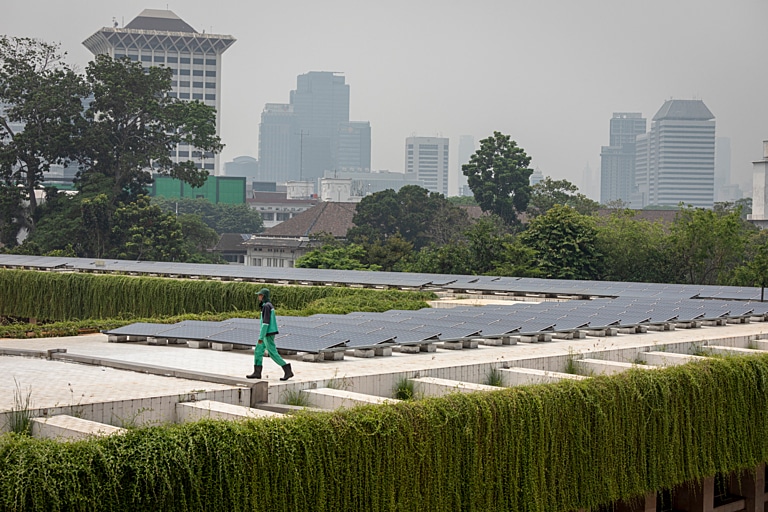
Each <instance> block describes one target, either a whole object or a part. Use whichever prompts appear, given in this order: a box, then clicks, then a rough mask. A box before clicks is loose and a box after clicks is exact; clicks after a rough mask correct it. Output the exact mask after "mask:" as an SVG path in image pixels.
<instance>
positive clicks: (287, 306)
mask: <svg viewBox="0 0 768 512" xmlns="http://www.w3.org/2000/svg"><path fill="white" fill-rule="evenodd" d="M264 286H267V287H268V288H269V289H270V290H271V291H272V302H273V303H274V305H275V307H276V308H277V309H278V310H279V311H280V312H281V313H283V314H285V312H286V311H289V310H303V309H305V308H306V307H307V306H308V305H310V304H311V303H312V302H314V301H318V300H320V299H330V298H333V299H336V300H338V301H343V300H347V301H349V300H353V301H354V303H355V304H356V305H358V306H359V307H360V308H361V309H362V310H365V304H366V303H369V302H381V301H382V300H384V301H388V302H392V303H394V304H397V303H398V302H409V301H424V300H427V299H429V298H432V297H434V295H433V294H431V293H424V292H404V291H395V290H392V291H380V290H371V289H358V288H346V287H337V286H275V285H271V284H270V285H265V284H259V283H245V282H222V281H212V280H191V279H168V278H158V277H133V276H125V275H109V274H81V273H54V272H36V271H29V270H0V316H10V317H21V318H37V319H39V320H43V321H72V320H83V319H108V318H109V319H114V318H129V319H130V318H151V317H154V318H162V317H167V316H177V315H183V314H190V313H204V312H207V313H222V312H232V311H256V310H257V309H258V297H257V292H258V290H259V289H261V288H263V287H264ZM391 307H392V306H390V308H391ZM342 309H343V308H342ZM373 309H375V308H373ZM402 309H406V308H405V307H404V308H402Z"/></svg>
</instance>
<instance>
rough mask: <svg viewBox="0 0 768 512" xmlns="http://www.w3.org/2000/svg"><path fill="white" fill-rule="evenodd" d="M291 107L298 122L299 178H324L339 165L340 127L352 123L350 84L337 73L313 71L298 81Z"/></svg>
mask: <svg viewBox="0 0 768 512" xmlns="http://www.w3.org/2000/svg"><path fill="white" fill-rule="evenodd" d="M291 105H292V106H293V111H294V112H295V114H296V119H297V121H298V123H299V139H300V149H301V169H300V174H301V176H300V178H299V179H302V180H315V179H317V178H321V177H322V176H323V172H324V171H332V170H334V169H336V167H337V165H338V148H339V128H340V126H341V125H342V123H348V122H349V85H347V84H346V83H345V80H344V77H343V76H342V75H340V74H338V73H333V72H330V71H310V72H309V73H306V74H304V75H299V76H298V78H297V79H296V90H294V91H291Z"/></svg>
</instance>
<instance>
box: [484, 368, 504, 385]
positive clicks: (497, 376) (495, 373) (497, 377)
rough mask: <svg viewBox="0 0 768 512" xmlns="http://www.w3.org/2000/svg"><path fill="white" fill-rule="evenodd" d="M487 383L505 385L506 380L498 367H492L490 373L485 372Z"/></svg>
mask: <svg viewBox="0 0 768 512" xmlns="http://www.w3.org/2000/svg"><path fill="white" fill-rule="evenodd" d="M484 384H485V385H487V386H496V387H498V388H501V387H504V380H503V379H502V377H501V372H500V371H499V369H498V368H491V369H490V370H488V373H486V374H485V382H484Z"/></svg>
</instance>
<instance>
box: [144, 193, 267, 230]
mask: <svg viewBox="0 0 768 512" xmlns="http://www.w3.org/2000/svg"><path fill="white" fill-rule="evenodd" d="M152 204H156V205H158V206H159V207H160V208H162V209H163V210H165V211H168V212H173V213H178V214H180V215H181V214H193V215H197V216H199V217H200V218H201V219H202V220H203V222H205V224H206V225H207V226H208V227H210V228H211V229H213V230H214V231H216V233H219V234H222V233H250V234H253V233H260V232H261V231H263V230H264V222H263V221H262V219H261V215H259V212H258V211H256V210H254V209H253V208H251V207H249V206H248V205H247V204H224V203H218V204H214V203H212V202H210V201H208V200H207V199H203V198H195V199H192V198H187V197H184V198H166V197H153V198H152Z"/></svg>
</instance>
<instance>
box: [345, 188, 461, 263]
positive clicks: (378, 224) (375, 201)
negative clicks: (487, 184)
mask: <svg viewBox="0 0 768 512" xmlns="http://www.w3.org/2000/svg"><path fill="white" fill-rule="evenodd" d="M352 220H353V222H354V224H355V227H354V228H352V229H351V230H349V232H348V233H347V238H348V239H349V240H351V241H353V242H355V243H359V244H363V245H366V246H368V245H370V244H374V243H376V242H382V243H383V242H384V241H386V240H387V239H388V238H390V237H392V236H395V235H400V236H401V237H402V238H403V240H405V241H406V242H408V243H411V244H413V248H414V250H419V249H421V248H422V247H424V246H426V245H428V244H429V243H430V242H440V243H445V242H447V241H448V240H450V239H452V238H453V236H454V235H455V234H458V233H459V232H460V231H461V229H463V227H464V226H465V225H466V223H467V214H466V212H465V211H464V210H462V209H461V208H459V207H457V206H453V205H451V204H450V203H449V202H448V201H447V200H446V199H445V197H444V196H443V195H442V194H438V193H437V192H429V191H428V190H427V189H425V188H423V187H419V186H416V185H406V186H404V187H403V188H401V189H400V190H399V191H398V192H395V191H394V190H391V189H389V190H384V191H382V192H376V193H375V194H372V195H370V196H366V197H364V198H363V200H362V201H360V203H358V205H357V209H356V213H355V216H354V217H353V219H352Z"/></svg>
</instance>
